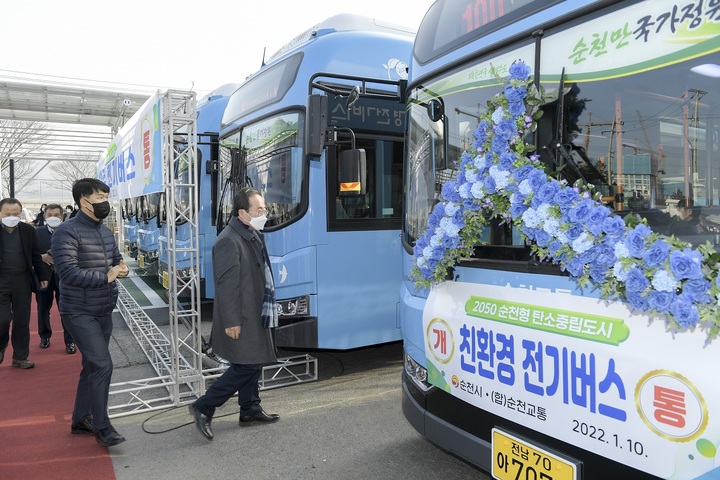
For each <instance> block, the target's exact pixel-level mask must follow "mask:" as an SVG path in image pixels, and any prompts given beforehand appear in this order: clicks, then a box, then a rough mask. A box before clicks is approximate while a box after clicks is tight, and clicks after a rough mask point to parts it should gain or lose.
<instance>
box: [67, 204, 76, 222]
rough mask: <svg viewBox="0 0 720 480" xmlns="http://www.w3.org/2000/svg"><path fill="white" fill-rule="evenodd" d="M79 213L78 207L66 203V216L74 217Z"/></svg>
mask: <svg viewBox="0 0 720 480" xmlns="http://www.w3.org/2000/svg"><path fill="white" fill-rule="evenodd" d="M76 214H77V208H75V207H74V206H72V205H65V218H66V219H68V218H73V217H74V216H75V215H76Z"/></svg>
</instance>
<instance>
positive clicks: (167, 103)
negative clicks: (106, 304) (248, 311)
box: [109, 90, 318, 417]
mask: <svg viewBox="0 0 720 480" xmlns="http://www.w3.org/2000/svg"><path fill="white" fill-rule="evenodd" d="M161 103H162V142H163V176H164V199H165V212H166V218H167V239H168V243H167V250H168V251H167V255H168V266H167V275H168V295H169V317H170V318H169V320H170V322H169V323H170V338H169V339H168V337H167V336H166V335H165V334H164V333H163V332H162V331H161V330H160V329H159V328H158V327H157V325H156V324H155V322H153V321H152V319H150V317H149V316H148V315H147V314H146V312H145V311H143V309H142V308H140V307H139V306H138V305H137V303H136V302H135V300H134V299H133V298H132V296H131V295H130V294H129V293H128V292H127V290H126V289H125V288H124V287H123V285H122V284H121V283H119V284H118V285H119V288H120V296H119V299H118V307H119V309H120V313H121V314H122V316H123V318H124V319H125V322H126V323H127V325H128V327H129V328H130V331H131V332H132V333H133V335H134V336H135V338H136V340H137V341H138V343H139V344H140V347H141V348H142V349H143V351H144V352H145V355H146V356H147V358H148V359H149V360H150V364H151V365H152V367H153V368H154V370H155V372H156V373H157V376H156V377H151V378H144V379H140V380H134V381H129V382H123V383H114V384H112V385H111V386H110V397H111V402H110V404H111V405H110V408H109V412H110V416H111V417H119V416H124V415H131V414H134V413H139V412H143V411H149V410H157V409H161V408H168V407H172V406H178V405H181V404H182V403H187V402H190V401H192V400H194V399H195V398H196V397H197V396H199V395H202V394H203V393H205V388H206V381H208V380H212V379H214V378H216V377H218V376H220V375H221V374H222V372H223V371H224V369H225V368H226V365H223V364H222V363H217V362H215V361H209V359H208V357H207V356H205V355H204V353H203V339H202V331H201V314H200V243H199V238H200V235H199V229H198V213H199V212H198V210H199V206H198V199H199V198H200V197H199V192H198V185H199V181H198V177H199V165H198V155H197V103H196V98H195V93H194V92H187V91H174V90H168V91H167V92H166V93H165V94H164V95H163V97H162V102H161ZM182 224H185V225H188V226H189V230H190V235H189V239H183V241H178V239H177V228H176V226H178V225H182ZM121 230H122V228H121ZM178 260H182V261H184V262H188V263H189V268H187V269H183V272H182V275H181V274H180V272H179V271H178V269H177V263H178ZM204 361H205V362H207V363H208V364H209V366H208V367H205V366H204V365H203V362H204ZM317 378H318V371H317V359H316V358H314V357H311V356H309V355H298V356H294V357H287V358H282V359H280V360H279V361H278V363H277V364H275V365H270V366H266V367H264V368H263V372H262V375H261V378H260V388H261V389H270V388H277V387H282V386H286V385H292V384H295V383H303V382H309V381H314V380H317Z"/></svg>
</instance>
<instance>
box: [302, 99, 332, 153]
mask: <svg viewBox="0 0 720 480" xmlns="http://www.w3.org/2000/svg"><path fill="white" fill-rule="evenodd" d="M327 109H328V99H327V95H320V94H314V95H309V96H308V107H307V114H306V116H305V152H306V153H307V155H308V156H311V157H319V156H321V155H322V152H323V148H325V141H324V140H325V130H327Z"/></svg>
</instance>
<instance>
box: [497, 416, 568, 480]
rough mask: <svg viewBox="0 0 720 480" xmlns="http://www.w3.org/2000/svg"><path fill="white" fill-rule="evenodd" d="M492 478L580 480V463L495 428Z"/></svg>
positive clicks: (509, 479) (501, 479)
mask: <svg viewBox="0 0 720 480" xmlns="http://www.w3.org/2000/svg"><path fill="white" fill-rule="evenodd" d="M492 458H493V464H492V472H491V473H492V476H493V478H496V479H498V480H517V479H521V480H525V479H532V480H578V468H577V465H578V463H577V462H573V461H571V460H569V459H564V458H560V457H559V456H557V455H555V454H552V453H550V452H548V451H547V450H545V449H543V448H540V447H538V446H536V445H533V444H531V443H529V442H527V441H525V440H521V439H519V438H517V437H515V436H514V435H512V434H510V433H508V432H505V431H503V430H498V429H497V428H493V430H492Z"/></svg>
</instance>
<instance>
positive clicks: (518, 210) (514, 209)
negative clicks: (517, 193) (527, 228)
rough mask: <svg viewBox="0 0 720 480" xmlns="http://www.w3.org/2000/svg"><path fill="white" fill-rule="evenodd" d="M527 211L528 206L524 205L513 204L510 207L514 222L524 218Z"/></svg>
mask: <svg viewBox="0 0 720 480" xmlns="http://www.w3.org/2000/svg"><path fill="white" fill-rule="evenodd" d="M525 210H527V206H525V204H524V203H520V202H518V203H513V204H512V205H510V216H511V217H512V219H513V220H516V219H518V218H520V217H522V214H523V213H525Z"/></svg>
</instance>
